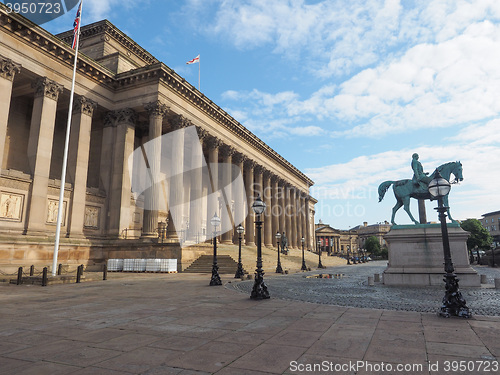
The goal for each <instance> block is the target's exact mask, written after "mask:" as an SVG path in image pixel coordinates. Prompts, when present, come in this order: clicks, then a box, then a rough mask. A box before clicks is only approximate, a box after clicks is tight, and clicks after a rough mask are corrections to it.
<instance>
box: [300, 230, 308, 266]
mask: <svg viewBox="0 0 500 375" xmlns="http://www.w3.org/2000/svg"><path fill="white" fill-rule="evenodd" d="M300 242H302V267H301V268H300V270H301V271H307V267H306V259H305V258H304V243H305V242H306V240H305V238H304V237H302V238H301V239H300Z"/></svg>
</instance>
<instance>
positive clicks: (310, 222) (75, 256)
mask: <svg viewBox="0 0 500 375" xmlns="http://www.w3.org/2000/svg"><path fill="white" fill-rule="evenodd" d="M71 38H72V32H68V33H63V34H60V35H57V36H54V35H52V34H50V33H48V32H47V31H45V30H44V29H42V28H41V27H38V26H36V25H34V24H33V23H31V22H30V21H29V20H27V19H25V18H23V17H22V16H20V15H17V14H14V13H10V14H8V13H7V12H6V8H5V6H4V5H3V4H0V106H1V108H0V146H1V147H2V149H1V150H0V151H1V152H0V165H1V176H0V264H12V265H14V264H24V265H27V264H28V263H37V262H38V263H44V264H45V263H49V260H50V259H51V258H52V251H53V250H52V249H53V245H52V243H53V239H54V233H55V226H56V213H57V208H58V195H59V189H60V180H61V166H62V159H63V149H64V137H65V132H66V130H65V129H66V122H67V116H68V106H69V99H70V98H69V97H70V88H71V79H72V67H73V58H74V51H73V50H72V49H71V47H70V46H69V43H70V42H71ZM80 52H81V55H80V56H79V61H78V65H77V77H76V88H75V102H74V108H73V118H72V130H71V133H70V134H71V136H70V148H69V150H70V151H69V158H68V169H67V175H66V176H67V178H66V185H65V194H64V197H65V198H64V219H63V224H62V225H63V228H62V233H63V236H62V237H63V238H62V239H61V250H60V259H61V262H63V263H64V262H69V263H71V262H74V263H77V262H87V263H88V264H92V262H101V261H102V260H104V259H106V258H112V257H122V258H123V257H124V258H137V257H158V258H169V257H176V258H178V259H179V261H180V263H181V265H182V267H184V266H185V265H187V264H188V263H189V262H190V261H192V260H193V259H194V258H195V257H196V256H197V255H198V254H199V252H200V251H205V250H206V248H207V246H206V247H205V249H203V246H201V245H200V246H191V247H187V246H186V245H189V244H190V243H193V244H195V243H196V242H203V241H204V240H205V239H207V238H208V237H209V236H208V235H209V234H210V233H211V231H212V230H213V229H212V228H210V218H211V216H213V214H214V213H218V216H220V217H221V218H222V220H223V221H224V220H226V221H227V220H230V221H231V222H230V223H229V224H230V230H229V231H226V232H224V233H222V234H220V240H221V241H222V242H224V243H231V242H233V241H236V240H237V236H236V235H235V231H234V227H235V226H237V225H238V224H239V222H236V218H241V217H243V218H245V215H246V213H247V207H248V206H246V205H243V204H239V203H238V202H241V201H242V200H243V201H244V202H247V203H248V205H249V206H251V204H252V203H253V201H254V200H255V198H256V197H257V195H261V196H262V197H263V200H264V201H265V203H266V204H267V207H268V208H267V210H266V211H265V215H263V222H264V224H263V235H262V238H263V242H264V245H265V246H269V247H272V246H274V245H275V241H276V240H275V237H274V234H275V233H276V232H277V231H281V232H283V231H285V232H286V233H287V236H288V238H289V241H290V245H291V246H292V247H299V246H300V239H301V238H302V237H304V238H305V239H306V247H307V248H314V204H315V203H316V202H317V201H316V200H315V199H314V198H312V197H311V196H310V195H309V188H310V187H311V186H312V185H313V181H311V180H310V179H309V178H308V177H307V176H305V175H304V174H303V173H301V172H300V171H299V170H298V169H297V168H295V167H294V166H293V165H291V164H290V163H289V162H288V161H287V160H285V159H284V158H283V157H282V156H280V155H279V154H278V153H276V152H275V151H274V150H273V149H271V147H269V146H268V145H266V144H265V143H264V142H263V141H262V140H260V139H259V138H257V137H256V136H255V135H254V134H252V133H251V132H250V131H249V130H248V129H246V128H245V127H243V126H242V125H241V124H240V123H238V122H237V121H236V120H235V119H234V118H232V117H231V116H230V115H229V114H227V113H226V112H225V111H224V110H223V109H221V108H220V107H219V106H217V104H215V103H214V102H212V101H211V100H210V99H209V98H207V97H206V96H204V95H203V93H201V92H199V91H198V90H197V89H196V88H194V87H193V86H192V85H191V84H189V83H188V82H186V81H185V79H183V78H182V77H181V76H179V75H178V74H177V73H175V72H174V71H173V70H172V69H170V68H169V67H168V66H166V65H165V64H163V63H162V62H160V61H158V60H156V59H155V58H154V57H153V56H152V55H151V54H149V53H148V52H147V51H145V50H144V49H143V48H141V47H140V46H139V45H138V44H137V43H135V42H134V41H133V40H132V39H130V38H129V37H127V36H126V35H125V34H124V33H122V32H121V31H120V30H118V29H117V28H116V27H115V26H114V25H112V24H111V23H110V22H108V21H101V22H97V23H94V24H91V25H88V26H83V27H82V35H81V47H80ZM191 127H195V129H196V134H197V135H198V137H199V145H201V147H199V151H197V150H198V146H196V147H191V149H189V150H190V151H189V152H187V151H186V150H187V148H186V146H185V144H184V142H185V138H184V137H185V136H184V134H185V133H183V131H182V130H183V129H187V128H191ZM170 133H171V134H172V136H171V139H170V141H171V145H172V146H171V149H170V150H164V149H161V147H162V143H161V142H153V143H150V145H153V146H152V147H153V148H150V149H149V150H151V149H152V150H156V151H155V152H154V153H153V154H154V155H155V156H153V157H149V158H148V160H147V167H148V173H149V174H150V175H151V176H153V177H151V176H150V177H151V178H158V176H160V177H161V173H162V171H163V168H164V167H165V166H164V164H165V163H166V160H168V161H169V165H168V166H167V167H168V169H169V171H170V172H169V173H171V174H172V175H173V176H174V175H177V176H179V173H180V174H181V177H178V178H171V179H170V181H169V183H168V187H167V189H163V188H162V186H163V185H155V186H153V187H151V188H149V189H147V190H146V191H145V192H142V193H141V192H134V191H133V184H134V178H136V177H137V175H138V173H136V172H137V171H136V165H135V164H134V163H135V162H134V163H131V162H130V160H132V159H131V155H132V154H133V153H134V152H141V150H144V145H145V144H147V143H148V142H151V141H153V140H155V139H158V138H159V137H161V136H162V135H165V134H170ZM186 134H187V133H186ZM155 147H156V148H155ZM148 152H149V151H148ZM165 153H169V155H170V159H169V158H167V157H166V158H164V157H163V155H164V154H165ZM187 153H189V155H185V154H187ZM149 156H151V155H149ZM188 159H189V160H188ZM205 161H206V165H207V168H208V169H209V170H210V176H211V177H210V178H208V179H207V178H206V176H205V175H203V173H205V172H203V168H201V166H202V165H204V164H203V163H205ZM188 162H189V163H190V165H195V166H198V167H200V172H199V173H198V172H196V173H195V172H193V173H189V174H188V175H187V176H184V177H182V171H183V170H184V169H185V164H186V163H188ZM220 163H221V164H220ZM219 165H220V167H218V166H219ZM235 171H236V172H235ZM238 172H239V173H238ZM141 173H142V175H140V176H142V177H141V178H145V179H147V178H149V177H148V176H149V174H144V171H143V172H141ZM237 174H239V175H240V177H241V178H242V181H244V188H242V187H241V186H240V185H238V184H235V186H236V187H235V188H233V189H229V188H227V186H229V185H231V182H232V181H235V180H236V175H237ZM134 176H135V177H134ZM154 176H156V177H154ZM207 185H210V186H207ZM238 186H239V187H238ZM210 189H212V190H213V192H215V193H217V192H219V191H221V189H223V190H224V194H219V196H217V194H208V192H209V191H210ZM222 195H224V196H223V197H222ZM245 197H246V198H245ZM195 198H196V200H197V202H198V203H197V204H196V205H194V204H191V205H189V204H187V205H186V204H184V205H183V208H182V212H180V213H179V215H180V216H181V217H182V218H183V219H182V220H181V224H178V225H177V226H178V227H177V228H174V224H173V220H172V212H171V211H173V210H174V208H173V207H170V209H169V208H168V206H169V202H170V201H171V200H172V199H176V200H179V201H182V202H190V201H191V202H192V201H193V200H194V199H195ZM222 198H224V199H222ZM162 200H163V202H164V203H163V205H161V204H160V205H155V202H158V201H162ZM199 202H201V203H199ZM169 212H170V213H169ZM224 212H226V213H228V214H226V215H224ZM179 215H177V216H179ZM254 221H255V218H254V214H253V212H252V210H251V209H250V210H249V213H248V216H246V218H245V220H244V221H243V225H244V227H245V242H246V244H248V245H252V244H254V243H255V232H254V227H255V225H254ZM159 223H165V224H166V225H167V229H166V235H165V236H163V237H164V238H162V239H161V240H160V241H158V227H159ZM223 224H224V223H223ZM225 224H226V226H227V225H228V223H227V222H226V223H225ZM160 225H161V224H160ZM179 227H180V228H179ZM162 233H163V232H161V231H160V234H162ZM200 238H201V240H200ZM162 242H163V243H162ZM181 245H183V246H182V247H181ZM208 248H209V247H208Z"/></svg>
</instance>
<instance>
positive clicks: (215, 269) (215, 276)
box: [210, 213, 222, 286]
mask: <svg viewBox="0 0 500 375" xmlns="http://www.w3.org/2000/svg"><path fill="white" fill-rule="evenodd" d="M210 224H212V226H213V227H214V240H213V241H214V261H213V264H212V278H211V279H210V286H214V285H222V281H221V279H220V276H219V266H218V265H217V227H218V226H219V225H220V217H218V216H217V213H215V214H214V216H213V217H212V218H211V219H210Z"/></svg>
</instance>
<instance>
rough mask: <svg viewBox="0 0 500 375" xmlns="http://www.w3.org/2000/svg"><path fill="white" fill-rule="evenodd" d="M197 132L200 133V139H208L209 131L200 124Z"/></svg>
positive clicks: (197, 126)
mask: <svg viewBox="0 0 500 375" xmlns="http://www.w3.org/2000/svg"><path fill="white" fill-rule="evenodd" d="M196 133H197V134H198V138H199V139H200V141H206V140H207V139H208V136H209V134H208V131H207V130H205V129H203V128H202V127H201V126H199V125H196Z"/></svg>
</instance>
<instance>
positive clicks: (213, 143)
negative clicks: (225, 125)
mask: <svg viewBox="0 0 500 375" xmlns="http://www.w3.org/2000/svg"><path fill="white" fill-rule="evenodd" d="M222 145H223V142H222V141H221V140H220V139H219V138H217V137H215V136H213V135H208V137H207V147H208V148H209V149H210V150H212V149H218V148H219V147H220V146H222Z"/></svg>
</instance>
